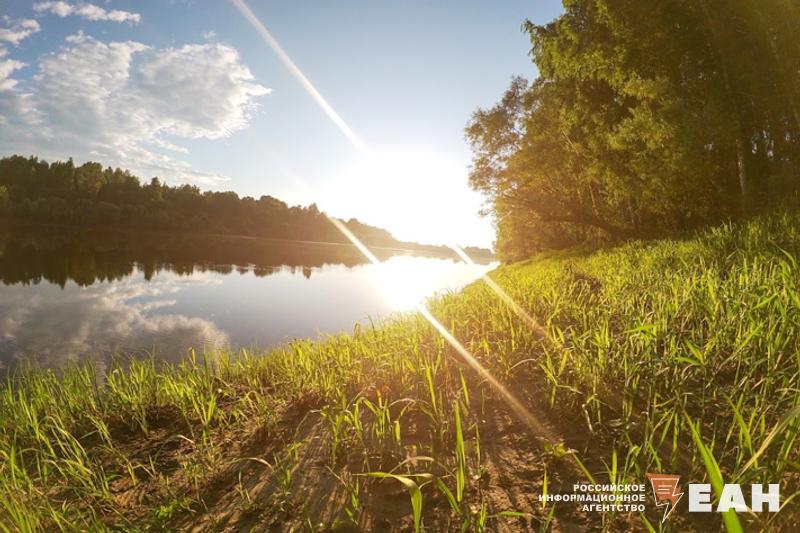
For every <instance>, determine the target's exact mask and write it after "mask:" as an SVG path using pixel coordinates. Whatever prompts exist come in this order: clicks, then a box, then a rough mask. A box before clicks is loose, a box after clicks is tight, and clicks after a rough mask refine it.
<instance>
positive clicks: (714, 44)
mask: <svg viewBox="0 0 800 533" xmlns="http://www.w3.org/2000/svg"><path fill="white" fill-rule="evenodd" d="M762 4H764V3H752V2H746V1H744V0H703V1H702V2H694V1H690V0H659V1H657V2H638V1H635V0H567V1H565V2H564V6H565V13H564V14H563V15H562V16H560V17H559V18H557V19H556V20H554V21H553V22H551V23H549V24H546V25H543V26H539V25H535V24H533V23H530V22H526V23H525V24H524V29H525V31H527V33H528V34H529V36H530V38H531V45H532V48H531V57H532V59H533V61H534V63H535V64H536V66H537V68H538V71H539V78H538V79H537V80H535V81H534V82H532V83H528V82H526V81H525V80H522V79H519V78H517V79H514V80H513V81H512V83H511V86H510V87H509V89H508V91H507V92H506V93H505V95H504V96H503V98H502V99H501V101H500V102H499V103H498V104H497V105H496V106H494V107H493V108H490V109H488V110H478V111H477V112H476V113H475V114H474V115H473V117H472V120H471V122H470V123H469V125H468V126H467V130H466V133H467V138H468V140H469V141H470V143H471V146H472V149H473V166H472V170H471V173H470V183H471V185H472V187H473V188H475V189H476V190H479V191H481V192H483V193H484V194H485V195H486V197H487V199H488V200H489V207H488V210H489V211H490V212H492V213H493V214H494V216H495V218H496V220H497V229H498V241H497V247H498V249H499V250H501V251H503V254H504V255H505V256H506V257H509V258H514V257H522V256H524V255H526V254H529V253H531V252H532V251H536V250H539V249H542V248H548V247H562V246H570V245H573V244H576V243H580V242H586V241H593V242H598V241H606V240H611V239H620V238H627V237H640V236H643V237H647V236H654V235H658V234H663V233H668V232H672V231H676V230H682V229H685V228H690V227H694V226H697V225H701V224H705V223H708V222H712V221H716V220H720V219H723V218H727V217H733V216H740V215H742V214H744V213H746V212H748V210H749V209H750V208H751V207H752V206H754V205H759V204H763V203H765V201H766V200H767V199H768V198H774V197H779V196H781V195H782V194H785V192H786V191H787V190H795V189H796V187H797V180H796V179H794V178H792V179H786V176H790V175H793V174H794V173H796V171H797V170H798V154H797V149H798V138H799V137H800V136H799V135H798V121H797V120H795V116H796V114H795V110H794V108H793V104H792V102H793V101H794V100H793V99H792V95H793V94H794V92H796V88H797V65H798V64H799V63H798V61H797V60H798V58H800V55H798V52H797V48H798V47H797V45H796V41H795V40H793V39H790V38H789V36H790V34H787V32H788V31H790V28H791V27H793V26H791V25H787V24H785V22H783V21H784V20H785V18H786V16H787V12H789V11H791V16H793V17H794V21H795V22H797V21H798V20H800V19H798V18H797V12H798V10H797V9H792V10H789V9H788V8H786V9H778V7H776V5H773V3H772V2H766V4H770V9H763V8H761V7H760V6H762ZM777 4H782V1H780V2H777ZM777 13H780V14H781V15H778V14H777ZM779 22H780V24H779ZM774 50H779V51H780V54H778V55H776V54H775V53H773V52H772V51H774ZM777 56H780V58H781V59H780V60H775V59H774V58H775V57H777ZM789 57H791V58H793V59H792V61H793V63H792V62H791V61H789V62H788V63H787V61H788V60H787V59H786V58H789ZM781 63H783V64H784V65H791V64H793V65H794V68H793V69H791V68H790V69H788V72H787V73H786V74H783V72H784V70H786V69H782V67H781ZM778 85H781V87H779V86H778ZM776 94H778V95H780V96H781V97H780V98H775V95H776ZM778 168H780V169H781V171H782V174H781V175H782V176H784V178H782V179H778V178H777V172H776V170H777V169H778Z"/></svg>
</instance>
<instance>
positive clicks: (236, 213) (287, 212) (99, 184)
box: [0, 155, 489, 255]
mask: <svg viewBox="0 0 800 533" xmlns="http://www.w3.org/2000/svg"><path fill="white" fill-rule="evenodd" d="M0 218H7V219H9V218H10V219H14V220H20V221H28V222H36V223H46V224H55V225H59V226H77V227H103V228H108V227H112V228H130V229H143V230H157V231H168V232H184V233H198V232H201V233H216V234H225V235H243V236H253V237H269V238H278V239H287V240H297V241H300V240H307V241H320V242H334V243H346V242H349V241H348V240H347V238H346V237H344V236H343V235H342V233H341V232H340V231H339V230H338V229H337V228H336V227H334V225H333V224H331V222H330V220H328V217H327V215H326V214H325V213H323V212H322V211H320V210H319V209H318V207H317V205H316V204H311V205H308V206H289V205H288V204H286V203H285V202H283V201H281V200H278V199H277V198H273V197H272V196H261V197H260V198H258V199H256V198H252V197H250V196H245V197H242V198H240V197H239V195H238V194H236V193H235V192H232V191H225V192H217V191H201V190H200V189H199V188H198V187H196V186H193V185H188V184H187V185H180V186H169V185H166V184H164V183H162V182H161V180H159V179H158V178H152V179H151V180H150V181H149V182H142V181H141V180H140V179H139V178H138V177H136V176H134V175H133V174H131V173H130V172H129V171H128V170H122V169H120V168H111V167H106V168H104V167H103V165H102V164H100V163H97V162H92V161H90V162H87V163H84V164H82V165H76V164H75V163H74V162H73V160H72V159H71V158H70V159H69V160H67V161H55V162H53V163H48V162H47V161H44V160H41V159H39V158H38V157H35V156H30V157H23V156H20V155H12V156H8V157H4V158H2V159H0ZM344 223H345V225H346V226H347V227H348V229H350V231H352V232H353V234H355V235H356V236H357V237H358V238H359V239H360V240H361V241H362V242H364V243H365V244H368V245H372V246H387V247H403V248H411V249H415V250H421V251H428V252H437V253H446V252H447V250H446V249H444V247H440V246H432V245H421V244H417V243H409V242H404V241H399V240H397V239H395V238H394V237H393V236H392V234H391V233H389V232H388V231H387V230H385V229H382V228H378V227H375V226H371V225H369V224H365V223H362V222H360V221H359V220H357V219H355V218H351V219H349V220H347V221H344ZM471 251H472V252H473V253H476V254H478V255H486V254H488V253H489V251H488V250H481V249H477V248H475V249H471Z"/></svg>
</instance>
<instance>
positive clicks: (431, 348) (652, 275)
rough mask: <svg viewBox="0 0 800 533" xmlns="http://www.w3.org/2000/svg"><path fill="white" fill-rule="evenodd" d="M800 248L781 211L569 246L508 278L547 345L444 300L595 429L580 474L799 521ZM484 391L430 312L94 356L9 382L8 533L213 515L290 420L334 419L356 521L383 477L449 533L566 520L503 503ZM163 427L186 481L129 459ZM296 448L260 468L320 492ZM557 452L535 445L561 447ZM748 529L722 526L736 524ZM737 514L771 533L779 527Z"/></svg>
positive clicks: (146, 459)
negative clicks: (774, 502) (675, 235)
mask: <svg viewBox="0 0 800 533" xmlns="http://www.w3.org/2000/svg"><path fill="white" fill-rule="evenodd" d="M797 257H800V216H798V215H797V214H795V213H789V212H784V213H778V214H775V215H772V216H769V217H762V218H758V219H755V220H752V221H750V222H747V223H744V224H740V225H732V224H729V225H724V226H720V227H717V228H711V229H708V230H706V231H703V232H701V233H698V234H697V235H695V236H694V237H692V238H687V239H684V240H664V241H658V242H639V243H631V244H627V245H624V246H621V247H618V248H614V249H609V250H605V251H600V252H597V253H594V254H592V255H579V254H551V255H549V256H542V257H539V258H536V259H534V260H531V261H527V262H523V263H518V264H515V265H510V266H507V267H502V268H500V269H498V270H497V271H495V272H494V273H493V274H492V276H493V278H494V279H495V281H497V283H498V284H500V285H501V286H502V287H503V288H504V290H506V291H507V292H508V294H509V295H510V296H511V297H512V298H513V299H514V300H515V301H516V302H517V303H518V304H519V305H520V306H521V307H522V308H523V309H525V310H526V312H528V313H530V314H531V315H532V316H534V317H536V319H537V320H538V321H539V323H540V324H541V325H542V326H543V327H544V329H545V330H546V331H547V336H548V337H549V339H547V341H544V340H542V339H541V337H540V336H539V335H538V334H537V332H535V331H533V330H532V329H531V328H530V326H529V325H528V324H527V322H526V321H525V320H524V319H522V318H521V317H520V316H518V315H517V314H516V313H515V312H514V310H513V309H511V308H510V307H508V306H507V305H506V304H505V303H503V301H502V300H500V299H499V298H498V297H497V296H496V295H495V294H494V293H493V292H492V291H491V290H490V289H489V288H488V287H487V286H486V285H485V284H483V283H481V282H477V283H475V284H473V285H471V286H469V287H467V288H466V289H465V290H463V291H462V292H460V293H458V294H450V295H445V296H442V297H439V298H437V299H436V300H433V301H431V302H430V304H429V306H430V308H431V311H432V313H433V314H434V315H435V316H436V317H437V318H438V319H439V320H440V321H441V322H442V323H443V324H444V325H445V326H446V327H447V328H449V329H450V330H451V332H452V333H453V334H454V336H455V337H456V338H457V339H459V340H460V341H461V342H462V343H463V344H464V345H465V346H466V347H467V348H468V349H469V350H470V352H471V353H472V354H474V355H475V356H476V357H477V358H478V359H479V360H480V361H481V363H482V364H483V365H485V366H486V367H487V368H488V369H489V370H490V371H491V372H492V373H493V374H494V375H495V376H496V377H498V378H499V379H501V380H507V381H508V382H509V383H513V384H514V387H515V388H516V389H519V390H517V392H518V393H520V395H521V396H524V394H522V393H524V392H525V391H526V390H529V391H544V394H543V397H542V398H541V405H542V406H544V405H547V406H549V412H546V413H543V414H544V415H545V416H546V417H548V418H549V419H551V420H552V422H553V426H554V427H555V428H556V429H558V424H559V420H561V419H563V418H569V419H570V420H582V421H583V426H582V427H580V428H575V427H571V428H569V429H570V431H571V432H573V433H575V432H576V431H577V432H582V433H583V435H584V439H585V442H586V446H585V449H584V450H581V452H580V453H581V457H580V459H578V457H577V455H575V458H576V464H579V465H580V468H581V469H583V472H578V474H577V475H579V476H583V477H585V478H586V479H589V478H594V477H596V476H601V475H608V476H611V477H613V478H614V479H615V480H617V481H618V482H625V481H627V482H637V483H638V482H642V480H643V479H644V474H645V472H648V471H663V472H671V473H672V472H678V473H680V474H681V475H682V476H684V479H686V480H687V481H688V480H692V481H701V480H703V479H709V480H711V482H712V483H716V480H717V478H719V479H723V477H724V479H726V480H731V481H729V482H734V481H735V482H738V483H750V482H754V483H762V482H763V483H767V482H781V483H782V491H783V494H782V497H783V499H784V501H786V502H789V503H790V504H791V505H789V504H788V503H787V509H784V511H782V513H781V516H782V517H785V519H786V520H788V521H790V520H792V519H797V517H798V516H800V515H798V511H797V508H796V506H795V504H794V501H795V500H794V498H793V494H794V493H795V492H796V491H797V490H800V487H798V483H797V479H796V472H797V471H798V469H800V464H798V462H799V461H798V456H799V455H800V454H798V452H799V451H800V450H799V449H798V448H799V447H800V440H799V439H798V432H800V407H799V406H800V387H798V383H800V266H798V262H797ZM516 389H515V390H516ZM487 395H488V396H490V397H491V396H492V392H491V390H490V388H489V387H488V386H487V384H486V383H482V382H481V381H480V380H479V378H478V377H477V376H475V375H474V374H473V373H472V371H471V370H470V369H469V368H468V367H466V366H465V365H463V364H462V363H460V359H459V358H458V357H455V356H454V354H453V353H451V350H450V348H449V347H448V345H447V344H446V343H445V342H444V340H443V339H442V338H441V337H440V336H439V335H438V334H437V333H436V331H435V330H434V329H433V328H432V327H430V325H429V324H428V323H427V322H426V321H425V320H424V319H423V318H422V317H421V316H419V315H416V314H408V315H402V316H398V317H395V318H393V319H391V320H388V321H385V322H381V323H378V324H374V325H372V326H371V327H365V326H363V325H362V326H359V327H357V328H356V329H355V330H354V332H353V334H352V335H338V336H334V337H331V338H330V339H328V340H326V341H324V342H319V343H314V342H310V341H298V342H294V343H292V344H291V345H288V346H286V347H282V348H279V349H274V350H269V351H265V352H263V353H253V352H249V351H244V352H241V353H236V354H232V353H224V352H221V353H213V354H204V355H202V356H199V357H198V356H195V355H194V354H189V355H188V356H187V357H186V358H185V360H184V361H183V362H182V363H180V364H178V365H168V364H162V363H156V362H155V361H154V360H153V359H146V360H132V361H126V362H118V363H115V364H113V365H112V366H111V367H110V368H109V369H108V371H106V372H101V371H99V370H98V369H97V368H94V367H93V366H91V365H90V364H81V365H77V366H72V367H68V368H65V369H62V370H60V371H53V370H46V369H28V370H22V371H19V372H18V373H17V374H15V375H14V376H12V377H11V378H10V379H9V380H8V381H7V383H6V384H5V385H4V386H3V387H2V390H0V530H4V531H50V530H65V531H73V530H102V529H103V528H132V527H139V528H146V527H147V523H146V522H147V520H150V519H151V518H148V517H149V516H151V515H149V514H142V513H141V512H139V511H140V509H139V510H137V505H140V506H141V505H145V506H149V507H150V508H159V509H179V508H183V507H188V508H190V509H193V510H194V512H202V510H203V506H204V505H205V503H204V501H203V498H204V496H203V494H204V491H203V490H201V489H202V488H203V487H204V486H207V485H208V484H209V483H211V480H212V478H213V476H214V475H215V474H218V473H219V472H220V471H221V470H222V469H224V468H225V467H226V466H227V465H231V464H236V462H237V461H239V462H241V461H242V460H243V457H231V456H230V453H231V450H232V449H233V448H232V447H231V446H230V442H231V441H230V434H231V433H232V432H236V431H245V430H248V429H252V428H253V427H256V426H257V427H259V428H264V431H266V432H267V433H266V434H267V435H273V434H278V433H279V432H278V431H277V429H279V426H280V425H281V424H282V423H285V422H282V420H283V419H282V416H284V415H283V414H282V413H286V412H287V410H289V409H295V410H297V411H299V412H301V413H302V414H305V415H307V416H309V417H311V420H312V421H314V420H316V421H317V422H319V425H318V427H319V428H321V429H320V431H322V432H323V438H324V439H325V440H326V441H327V442H326V446H324V447H323V448H322V449H323V452H322V453H323V458H322V460H323V461H324V463H325V464H326V467H327V468H328V469H329V472H330V473H331V475H332V476H333V477H335V478H336V479H338V480H339V482H340V484H341V485H343V486H345V488H346V490H345V492H346V494H347V496H346V497H347V498H348V502H349V503H348V502H343V504H342V508H344V507H345V505H346V506H347V509H348V510H349V511H348V519H349V520H350V521H351V522H357V521H359V520H363V519H364V517H365V516H367V515H369V513H370V512H372V511H371V510H370V508H369V506H368V505H367V503H366V497H367V496H368V495H369V493H370V492H371V491H375V490H378V488H379V487H378V484H381V483H383V484H386V483H389V482H392V481H393V482H395V483H397V482H400V483H401V484H402V485H403V486H404V487H405V488H406V489H407V490H408V492H409V496H410V501H409V507H408V514H409V517H410V520H411V525H412V527H413V528H415V529H418V530H419V529H422V528H424V527H425V525H426V524H429V527H434V526H432V525H430V520H431V518H426V516H429V517H430V516H433V515H430V514H428V515H426V513H434V514H435V515H436V516H442V515H447V517H449V518H447V519H446V520H445V521H444V522H442V521H439V522H437V523H436V524H437V526H436V527H451V528H453V529H456V530H460V529H464V528H466V529H471V530H482V529H483V528H486V527H487V523H491V522H492V521H501V520H510V519H513V520H529V521H531V520H532V521H534V522H535V524H536V525H537V527H541V528H546V527H549V525H551V524H552V523H554V522H556V521H557V520H558V519H559V515H560V513H562V512H566V507H567V505H561V504H560V505H559V506H558V509H556V508H555V507H552V506H551V508H550V509H546V508H545V507H542V508H541V509H538V507H539V506H538V505H537V506H536V509H534V510H532V511H530V512H531V513H533V514H532V515H530V516H527V515H526V516H525V517H521V515H520V514H519V513H516V512H515V510H514V509H493V508H491V505H492V503H491V501H490V500H489V499H488V498H487V494H489V493H490V492H491V487H489V486H487V484H486V481H485V479H484V477H483V476H482V475H481V472H482V468H483V466H482V465H481V450H485V449H486V448H487V446H490V445H493V444H496V443H494V442H493V438H494V436H493V435H491V434H486V432H485V431H479V426H480V425H481V423H482V420H483V419H485V418H486V417H491V416H492V413H491V411H488V410H486V409H485V402H486V397H487ZM540 407H541V406H540ZM298 420H299V419H297V420H294V422H291V423H293V424H295V425H296V424H297V423H298ZM523 428H524V426H519V428H518V429H517V430H518V431H524V429H523ZM273 430H274V431H273ZM165 432H166V433H167V434H169V435H171V438H173V439H178V441H179V442H180V443H182V444H181V446H182V448H181V454H183V456H184V457H183V461H182V462H181V469H182V470H183V474H182V475H170V474H166V473H163V472H161V471H160V465H159V463H158V457H157V456H156V455H157V454H156V452H153V453H152V454H150V452H147V454H145V455H146V456H141V454H139V455H137V454H135V453H132V451H131V443H137V442H138V443H146V442H148V441H149V440H153V439H156V438H159V439H161V441H162V442H163V441H164V440H165V439H164V437H163V434H164V433H165ZM412 436H413V438H412ZM701 436H702V438H701ZM296 438H297V439H298V441H297V442H295V441H294V440H293V439H290V441H289V442H282V443H280V445H279V446H278V447H279V449H278V450H277V451H276V450H274V449H272V448H269V447H268V446H267V444H264V446H265V449H264V452H263V453H264V454H265V455H264V457H265V458H258V457H256V459H257V460H258V461H259V462H260V463H263V466H264V468H267V469H268V470H270V472H272V475H273V478H274V482H273V483H274V490H275V491H276V492H279V491H283V492H284V493H287V494H290V495H291V494H292V493H293V491H295V492H296V493H297V497H298V498H300V499H302V491H305V490H309V487H308V486H303V485H302V483H303V481H302V477H303V476H301V475H298V474H302V473H303V472H301V470H302V468H304V467H303V465H304V464H305V463H304V462H303V461H302V460H301V458H300V457H299V456H297V454H298V453H300V452H299V450H300V449H301V448H300V447H299V444H300V440H302V439H303V437H301V436H297V437H296ZM550 445H551V447H550V448H548V446H547V445H546V446H543V447H542V450H539V452H538V453H541V454H542V455H543V456H544V455H547V454H548V453H550V454H551V455H552V453H551V452H552V451H553V450H562V451H563V450H564V448H563V445H561V444H560V443H550ZM270 446H271V445H270ZM268 448H269V450H270V451H269V453H268V452H267V449H268ZM303 449H305V448H303ZM473 449H475V450H477V453H472V452H471V450H473ZM548 450H550V452H548ZM289 451H290V452H291V453H287V452H289ZM248 453H249V455H248V456H247V457H244V459H247V458H253V457H252V450H250V451H248ZM567 453H569V454H574V451H563V453H562V455H563V454H567ZM608 457H611V458H612V462H611V463H610V466H609V465H607V464H606V459H607V458H608ZM354 458H355V459H354ZM709 458H711V459H712V460H711V461H710V460H709ZM289 459H291V461H289ZM251 462H252V461H251ZM709 465H711V466H710V467H709ZM363 474H370V475H369V476H364V475H363ZM552 474H553V472H550V476H548V481H547V483H548V485H552ZM359 475H361V476H360V477H354V476H359ZM122 479H128V480H130V484H132V485H136V484H138V483H147V484H151V485H154V486H156V485H157V486H158V487H159V490H158V491H154V492H153V494H150V495H149V496H148V498H149V499H147V498H146V499H145V501H144V503H143V504H132V503H130V502H129V501H127V500H125V501H122V499H121V498H119V497H118V496H119V494H118V493H119V490H118V489H115V488H114V487H116V485H117V484H121V483H122V481H121V480H122ZM187 480H189V481H187ZM343 480H344V481H343ZM352 480H356V481H352ZM242 483H243V482H242V478H241V476H240V477H239V480H238V482H237V483H235V485H237V487H238V488H237V487H234V486H232V487H231V491H232V492H233V491H237V490H238V492H239V493H241V494H245V495H246V497H242V500H243V502H244V500H248V501H247V502H244V503H247V504H248V505H250V506H252V501H250V500H251V496H250V492H248V490H247V489H245V488H244V487H243V485H242ZM126 487H127V485H126ZM120 490H121V489H120ZM546 490H553V489H552V486H548V488H547V489H546ZM436 493H438V494H440V495H443V496H444V500H445V502H446V504H447V506H446V507H438V508H436V510H435V511H434V510H432V509H433V508H432V507H431V506H430V505H429V504H428V498H429V497H430V496H432V495H433V494H436ZM187 498H189V499H190V500H192V502H193V503H190V504H189V505H188V506H185V505H184V503H183V502H184V501H185V500H186V499H187ZM177 502H180V505H178V503H177ZM244 503H243V504H244ZM287 509H288V508H287V507H286V506H283V507H282V511H281V512H289V511H288V510H287ZM266 511H267V514H269V512H271V511H270V510H269V509H267V510H266ZM373 511H375V512H378V511H379V510H373ZM276 512H277V511H276ZM298 512H299V511H298ZM170 513H172V511H170ZM170 513H167V515H169V516H171V515H170ZM169 516H167V518H165V520H167V521H168V520H169ZM307 519H308V521H309V523H314V522H315V521H316V520H317V517H314V516H311V517H308V518H307ZM628 519H630V520H631V521H633V522H636V521H640V520H641V522H639V525H638V526H637V527H640V528H643V527H646V526H645V525H644V524H647V525H648V526H649V524H650V522H648V521H647V518H645V517H641V518H640V517H638V516H632V517H628ZM734 519H735V517H734ZM732 520H733V519H730V518H726V519H725V523H726V524H727V525H728V527H729V528H734V529H735V527H736V525H735V524H734V522H733V521H732ZM738 520H741V521H742V522H743V523H744V525H745V527H747V526H748V525H754V526H758V527H766V525H767V522H766V520H768V518H767V517H764V518H757V517H754V516H749V515H740V516H739V518H738ZM598 523H599V518H598ZM786 523H789V522H786ZM443 524H444V525H443ZM447 524H449V526H447ZM649 527H652V526H649Z"/></svg>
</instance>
